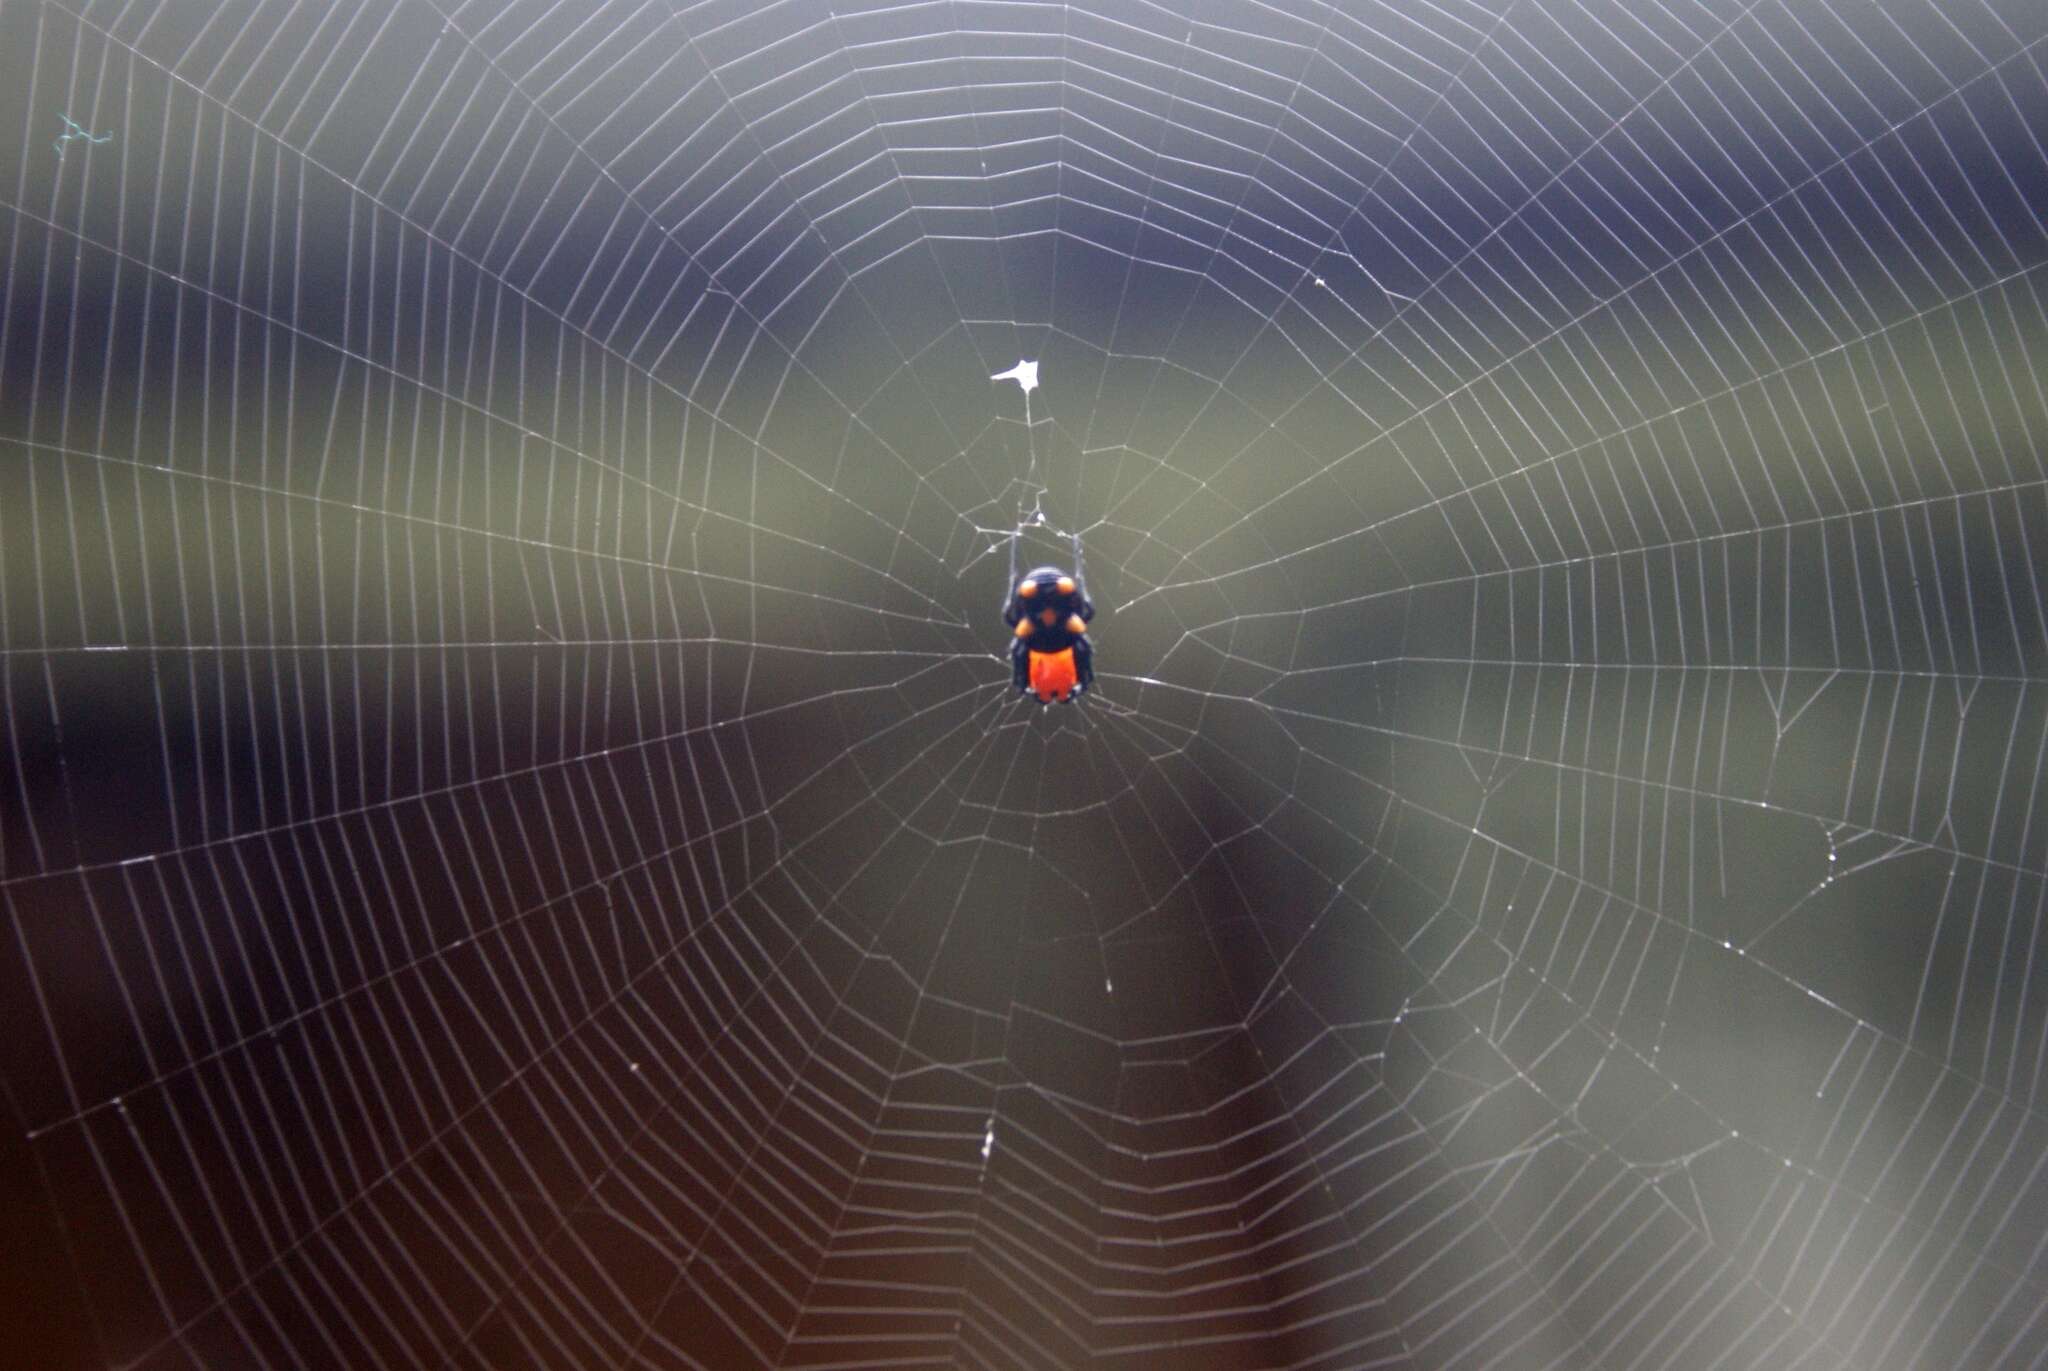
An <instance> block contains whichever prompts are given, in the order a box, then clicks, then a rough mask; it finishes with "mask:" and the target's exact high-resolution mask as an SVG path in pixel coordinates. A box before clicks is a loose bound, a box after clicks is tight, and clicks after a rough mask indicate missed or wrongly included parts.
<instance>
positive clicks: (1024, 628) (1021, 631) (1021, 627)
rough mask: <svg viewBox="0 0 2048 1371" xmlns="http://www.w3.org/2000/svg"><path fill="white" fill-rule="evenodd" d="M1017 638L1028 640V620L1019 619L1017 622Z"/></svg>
mask: <svg viewBox="0 0 2048 1371" xmlns="http://www.w3.org/2000/svg"><path fill="white" fill-rule="evenodd" d="M1017 636H1018V637H1019V638H1029V637H1030V636H1031V621H1030V620H1029V619H1019V620H1018V621H1017Z"/></svg>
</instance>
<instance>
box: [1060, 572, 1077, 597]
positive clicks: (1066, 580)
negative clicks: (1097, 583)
mask: <svg viewBox="0 0 2048 1371" xmlns="http://www.w3.org/2000/svg"><path fill="white" fill-rule="evenodd" d="M1059 585H1060V594H1062V595H1072V594H1073V593H1074V578H1073V577H1071V576H1062V577H1060V581H1059Z"/></svg>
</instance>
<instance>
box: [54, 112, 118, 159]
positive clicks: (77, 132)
mask: <svg viewBox="0 0 2048 1371" xmlns="http://www.w3.org/2000/svg"><path fill="white" fill-rule="evenodd" d="M57 117H58V118H59V119H62V120H63V121H64V127H66V128H68V129H70V130H71V131H70V132H69V133H67V134H65V135H64V136H63V137H61V138H59V139H58V140H57V141H56V142H55V143H54V144H52V145H51V146H53V147H55V148H56V149H57V155H58V156H59V157H62V156H63V155H64V145H65V144H66V143H68V142H70V141H71V140H72V139H74V138H83V139H84V140H85V141H86V142H87V143H90V144H95V145H97V144H100V143H108V142H112V141H113V138H114V135H113V134H111V133H102V134H100V135H99V136H98V137H97V138H95V137H94V136H93V135H92V133H91V131H89V130H87V129H82V128H80V127H79V126H78V125H77V124H76V123H74V122H72V119H71V116H70V115H68V114H60V115H58V116H57Z"/></svg>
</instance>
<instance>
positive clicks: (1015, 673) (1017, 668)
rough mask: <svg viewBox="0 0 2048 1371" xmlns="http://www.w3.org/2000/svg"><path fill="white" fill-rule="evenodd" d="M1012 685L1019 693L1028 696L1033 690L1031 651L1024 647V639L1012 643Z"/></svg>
mask: <svg viewBox="0 0 2048 1371" xmlns="http://www.w3.org/2000/svg"><path fill="white" fill-rule="evenodd" d="M1010 683H1011V684H1012V685H1014V686H1016V687H1017V689H1018V691H1020V692H1022V693H1025V694H1028V693H1030V690H1031V649H1030V648H1028V647H1026V646H1025V645H1024V640H1023V639H1022V638H1017V639H1013V640H1012V641H1011V643H1010Z"/></svg>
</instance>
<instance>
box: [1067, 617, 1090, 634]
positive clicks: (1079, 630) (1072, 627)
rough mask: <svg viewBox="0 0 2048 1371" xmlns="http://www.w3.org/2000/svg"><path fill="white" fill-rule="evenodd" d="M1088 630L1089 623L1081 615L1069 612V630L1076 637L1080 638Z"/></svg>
mask: <svg viewBox="0 0 2048 1371" xmlns="http://www.w3.org/2000/svg"><path fill="white" fill-rule="evenodd" d="M1087 631H1088V625H1087V624H1086V623H1085V622H1084V621H1083V620H1082V618H1081V616H1080V615H1078V614H1069V615H1068V616H1067V632H1069V633H1071V634H1073V635H1074V636H1075V637H1076V638H1078V637H1080V636H1081V635H1082V634H1083V633H1086V632H1087Z"/></svg>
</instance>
